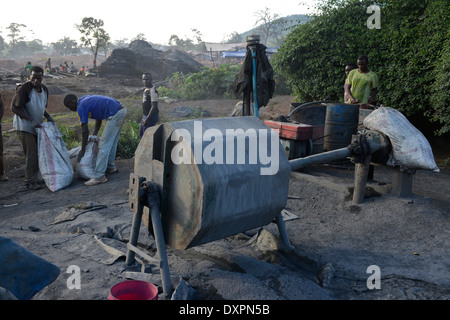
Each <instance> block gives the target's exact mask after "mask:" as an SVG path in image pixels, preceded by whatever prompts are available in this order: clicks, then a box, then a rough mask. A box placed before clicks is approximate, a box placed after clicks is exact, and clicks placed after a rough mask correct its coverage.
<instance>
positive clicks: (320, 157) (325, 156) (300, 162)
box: [289, 147, 352, 171]
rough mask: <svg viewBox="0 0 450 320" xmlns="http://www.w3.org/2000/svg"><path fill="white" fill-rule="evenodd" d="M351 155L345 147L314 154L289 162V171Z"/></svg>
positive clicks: (349, 150)
mask: <svg viewBox="0 0 450 320" xmlns="http://www.w3.org/2000/svg"><path fill="white" fill-rule="evenodd" d="M351 154H352V151H351V149H350V148H348V147H347V148H341V149H337V150H332V151H328V152H323V153H319V154H314V155H312V156H308V157H305V158H298V159H294V160H290V161H289V164H290V165H291V171H295V170H299V169H302V168H305V167H308V166H311V165H315V164H320V163H324V162H328V161H333V160H338V159H342V158H346V157H348V156H350V155H351Z"/></svg>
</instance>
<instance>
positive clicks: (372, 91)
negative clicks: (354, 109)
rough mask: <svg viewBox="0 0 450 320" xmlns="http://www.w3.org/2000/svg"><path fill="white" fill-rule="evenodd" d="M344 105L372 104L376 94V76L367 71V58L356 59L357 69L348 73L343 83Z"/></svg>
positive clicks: (364, 56) (374, 101) (363, 56)
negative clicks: (345, 97)
mask: <svg viewBox="0 0 450 320" xmlns="http://www.w3.org/2000/svg"><path fill="white" fill-rule="evenodd" d="M345 93H346V96H347V97H348V98H347V99H348V100H347V101H345V102H346V103H351V104H358V103H360V104H374V103H376V95H377V93H378V76H377V75H376V74H375V72H373V71H370V70H369V58H368V57H367V56H366V55H362V56H360V57H359V58H358V69H354V70H352V71H350V73H349V74H348V77H347V80H346V81H345Z"/></svg>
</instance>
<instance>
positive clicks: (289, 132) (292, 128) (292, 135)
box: [264, 120, 313, 140]
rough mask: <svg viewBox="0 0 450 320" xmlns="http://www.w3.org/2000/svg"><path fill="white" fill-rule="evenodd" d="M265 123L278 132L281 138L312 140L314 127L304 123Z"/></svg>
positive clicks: (270, 121)
mask: <svg viewBox="0 0 450 320" xmlns="http://www.w3.org/2000/svg"><path fill="white" fill-rule="evenodd" d="M264 123H265V124H266V125H267V126H269V127H270V128H272V129H273V130H275V131H277V132H278V134H279V136H280V137H281V138H286V139H291V140H310V139H311V138H312V135H313V127H312V126H311V125H308V124H303V123H289V122H276V121H272V120H266V121H264Z"/></svg>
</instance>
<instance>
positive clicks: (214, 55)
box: [203, 42, 247, 66]
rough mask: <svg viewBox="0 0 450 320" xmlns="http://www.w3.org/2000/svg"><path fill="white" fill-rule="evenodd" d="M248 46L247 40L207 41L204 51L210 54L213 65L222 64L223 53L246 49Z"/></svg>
mask: <svg viewBox="0 0 450 320" xmlns="http://www.w3.org/2000/svg"><path fill="white" fill-rule="evenodd" d="M246 47H247V42H243V43H214V42H205V46H204V48H203V52H204V53H206V54H209V56H210V57H211V61H212V64H213V66H214V65H216V64H221V63H223V62H225V61H224V57H223V53H225V52H235V51H242V50H243V51H244V52H245V49H246Z"/></svg>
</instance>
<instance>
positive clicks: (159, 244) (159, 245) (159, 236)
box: [150, 205, 173, 296]
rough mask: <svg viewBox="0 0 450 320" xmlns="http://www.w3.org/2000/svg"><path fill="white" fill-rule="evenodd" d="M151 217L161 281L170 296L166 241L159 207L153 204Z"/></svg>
mask: <svg viewBox="0 0 450 320" xmlns="http://www.w3.org/2000/svg"><path fill="white" fill-rule="evenodd" d="M150 216H151V219H152V225H153V232H154V234H155V243H156V249H157V252H158V257H159V261H161V281H162V287H163V291H164V294H165V295H166V296H170V295H171V294H172V290H173V287H172V282H171V281H170V271H169V262H168V261H167V252H166V242H165V241H164V233H163V228H162V223H161V216H160V213H159V207H158V206H157V205H153V206H152V207H151V209H150Z"/></svg>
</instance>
